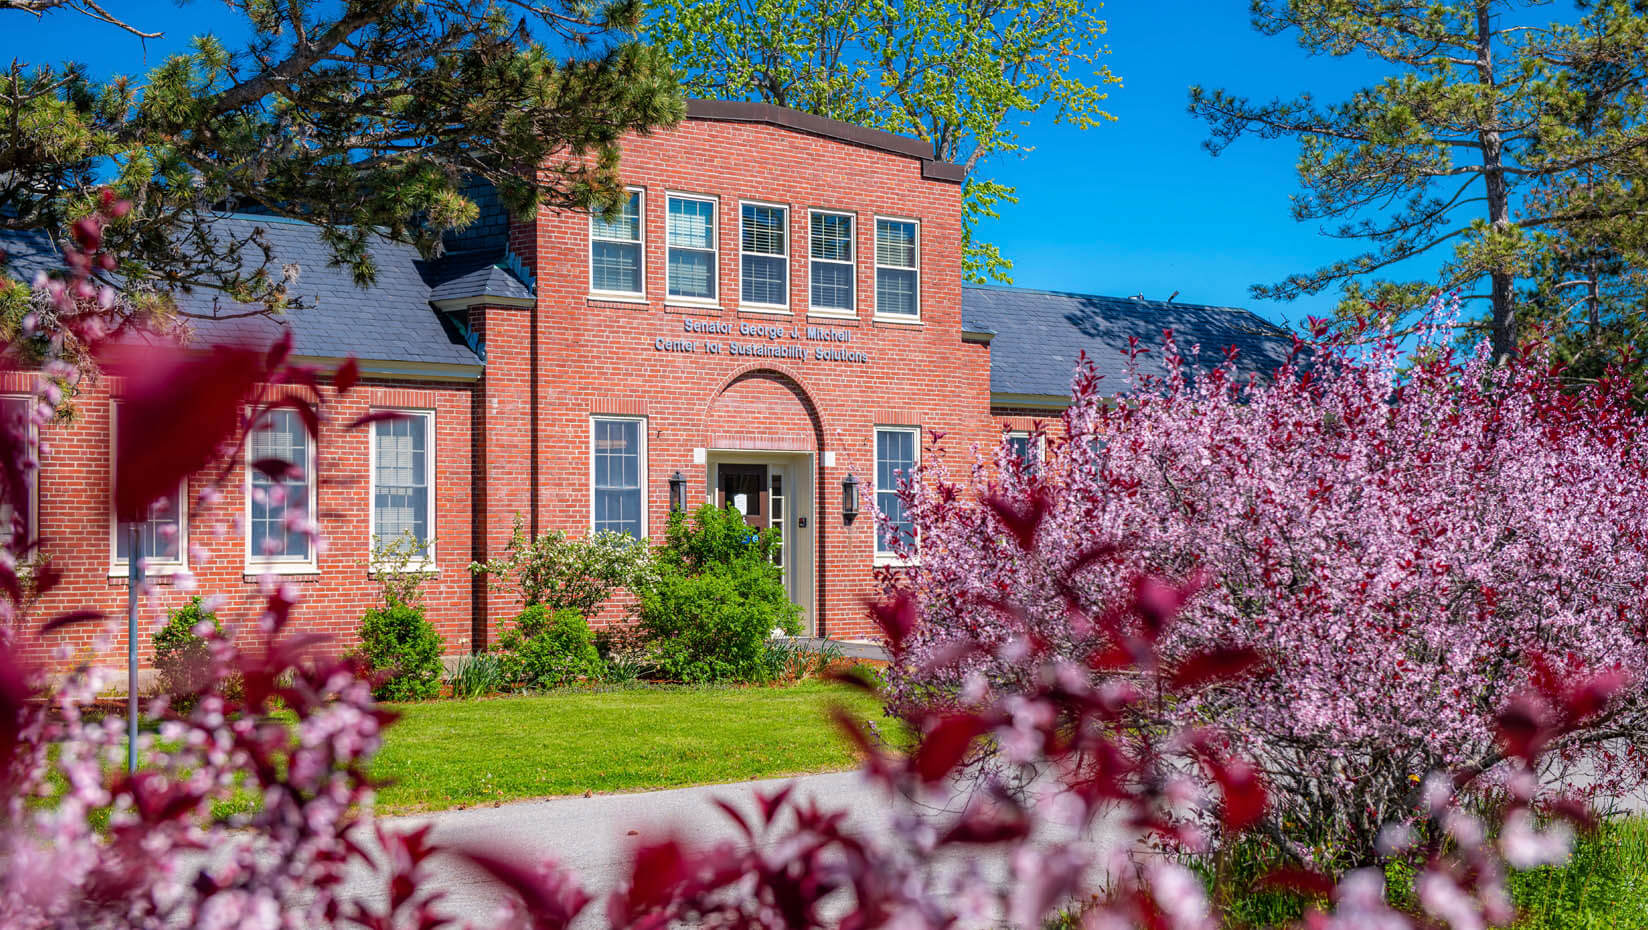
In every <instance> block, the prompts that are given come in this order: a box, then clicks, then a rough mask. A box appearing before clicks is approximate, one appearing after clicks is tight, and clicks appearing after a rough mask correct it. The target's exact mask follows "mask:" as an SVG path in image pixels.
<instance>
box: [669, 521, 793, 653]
mask: <svg viewBox="0 0 1648 930" xmlns="http://www.w3.org/2000/svg"><path fill="white" fill-rule="evenodd" d="M778 544H779V541H778V537H777V536H776V535H775V534H773V533H772V532H770V531H766V530H763V531H756V530H754V529H751V528H750V527H749V526H748V525H746V524H745V522H744V517H743V515H742V514H740V513H739V512H738V511H737V510H734V509H732V508H730V507H729V508H725V509H721V508H716V507H714V506H711V505H709V504H705V505H703V506H702V507H700V508H698V510H697V511H696V512H695V513H693V514H692V516H691V517H688V516H687V515H685V514H681V513H676V514H671V515H670V521H669V528H668V529H667V530H666V532H665V537H664V544H663V545H662V546H660V547H659V548H658V549H657V551H656V552H655V553H654V554H653V565H654V568H655V572H654V576H653V578H652V579H651V581H650V583H649V584H647V585H645V586H642V587H640V588H639V589H638V590H637V591H636V593H637V595H638V598H639V602H640V606H639V613H640V631H641V634H642V636H643V637H644V638H645V640H646V642H647V644H648V647H649V650H650V652H651V654H652V655H651V658H652V660H653V661H654V663H656V666H657V668H658V671H659V673H660V674H661V675H662V677H664V678H669V679H674V680H678V681H686V682H710V681H765V680H768V679H769V678H770V677H771V664H770V663H769V662H768V661H767V640H768V638H769V637H771V635H772V634H773V632H774V631H775V630H778V631H782V632H785V633H790V634H794V633H798V632H800V630H801V619H800V610H799V608H797V607H796V606H795V604H793V603H791V602H790V598H789V594H788V592H786V591H785V590H784V577H783V573H782V570H781V569H779V567H778V566H777V565H774V564H773V552H774V550H775V548H776V547H777V546H778Z"/></svg>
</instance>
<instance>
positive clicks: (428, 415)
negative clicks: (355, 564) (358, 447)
mask: <svg viewBox="0 0 1648 930" xmlns="http://www.w3.org/2000/svg"><path fill="white" fill-rule="evenodd" d="M371 412H372V413H379V412H382V413H398V414H401V415H403V416H409V417H424V418H425V419H426V420H428V422H429V426H428V427H427V428H426V429H425V431H424V435H425V436H426V437H428V439H429V451H428V453H427V454H426V455H425V456H424V467H425V468H427V469H429V475H428V480H427V481H425V482H424V484H425V487H426V490H427V492H428V494H429V540H428V545H427V546H425V547H424V549H425V551H424V560H423V561H422V562H417V563H412V564H409V565H407V566H406V568H407V570H408V571H414V572H422V573H434V572H435V570H436V566H437V564H438V562H439V556H440V549H439V546H440V544H441V541H440V535H439V534H438V533H436V532H435V530H436V528H437V527H439V526H440V520H439V519H438V517H439V514H437V513H436V511H435V502H436V501H437V500H438V499H439V496H438V495H437V494H436V493H435V485H436V477H437V476H438V475H440V470H439V468H438V467H437V463H436V461H435V451H436V450H437V449H439V448H440V442H439V441H438V439H437V436H436V433H435V425H436V424H435V411H434V410H432V409H429V408H427V407H378V406H374V407H372V408H371ZM378 422H382V421H378ZM378 422H374V423H373V424H372V426H371V428H369V429H368V430H367V431H366V440H367V443H366V553H367V558H368V559H370V558H371V556H372V549H373V544H374V542H375V541H376V540H377V536H378V433H377V427H378ZM250 535H251V531H250V530H248V531H247V536H248V537H249V536H250ZM376 573H377V566H375V565H369V566H367V574H376Z"/></svg>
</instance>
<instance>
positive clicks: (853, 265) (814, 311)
mask: <svg viewBox="0 0 1648 930" xmlns="http://www.w3.org/2000/svg"><path fill="white" fill-rule="evenodd" d="M815 216H844V217H846V218H847V219H848V220H849V221H851V223H852V234H851V236H850V237H849V241H850V242H851V243H852V250H853V260H852V261H850V262H843V261H837V260H835V259H833V258H813V217H815ZM813 262H825V263H827V264H831V265H846V266H847V267H848V268H850V269H852V278H853V305H852V306H851V307H849V308H847V309H846V310H842V309H840V308H839V307H825V308H823V309H819V308H818V307H815V306H813ZM807 315H808V316H823V317H834V318H835V319H838V320H856V319H858V214H856V213H853V212H852V211H850V210H824V209H816V210H813V209H810V210H808V211H807Z"/></svg>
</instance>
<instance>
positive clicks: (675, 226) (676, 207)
mask: <svg viewBox="0 0 1648 930" xmlns="http://www.w3.org/2000/svg"><path fill="white" fill-rule="evenodd" d="M669 244H670V245H675V246H683V247H685V248H689V249H713V248H715V204H714V203H713V202H711V201H708V200H687V199H684V198H681V197H671V198H670V200H669Z"/></svg>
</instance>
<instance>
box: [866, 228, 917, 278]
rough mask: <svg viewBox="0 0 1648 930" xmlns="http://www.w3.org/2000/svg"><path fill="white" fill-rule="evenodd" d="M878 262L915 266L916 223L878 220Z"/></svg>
mask: <svg viewBox="0 0 1648 930" xmlns="http://www.w3.org/2000/svg"><path fill="white" fill-rule="evenodd" d="M876 264H878V265H892V266H894V267H897V268H914V267H915V266H916V224H914V223H907V222H903V221H900V220H876Z"/></svg>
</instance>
